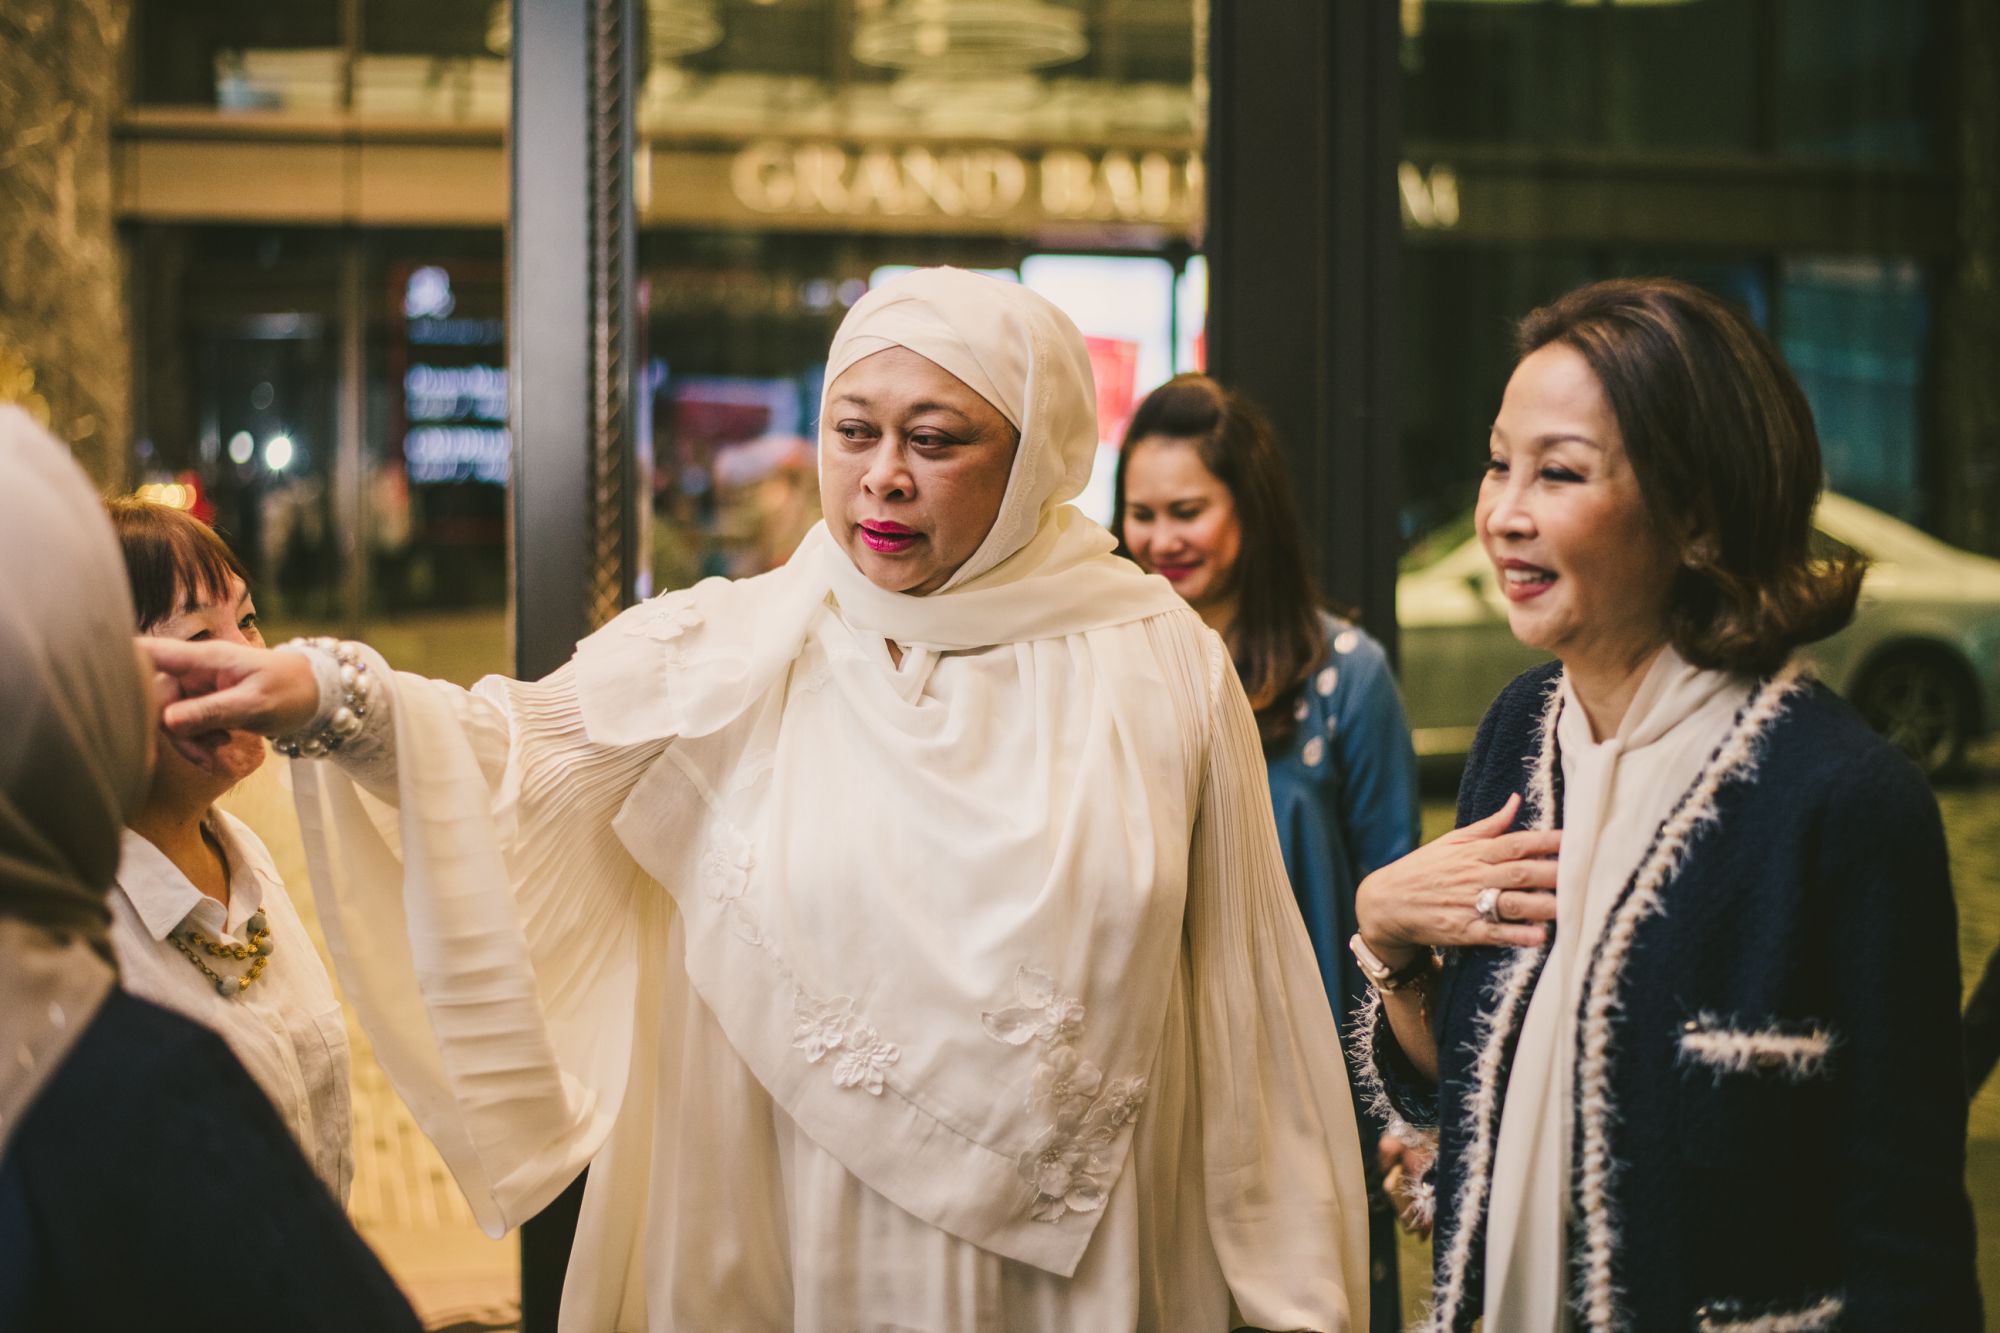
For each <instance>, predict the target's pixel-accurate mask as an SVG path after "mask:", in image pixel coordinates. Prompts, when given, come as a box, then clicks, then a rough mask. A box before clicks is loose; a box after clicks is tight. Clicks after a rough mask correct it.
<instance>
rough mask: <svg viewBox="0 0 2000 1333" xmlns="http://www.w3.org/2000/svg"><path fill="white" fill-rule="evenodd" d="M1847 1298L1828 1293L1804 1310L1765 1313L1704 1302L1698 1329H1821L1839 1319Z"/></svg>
mask: <svg viewBox="0 0 2000 1333" xmlns="http://www.w3.org/2000/svg"><path fill="white" fill-rule="evenodd" d="M1846 1308H1847V1305H1846V1302H1844V1301H1842V1300H1841V1299H1840V1297H1838V1296H1827V1297H1823V1298H1822V1299H1820V1300H1818V1301H1815V1302H1813V1304H1811V1305H1808V1306H1806V1307H1805V1308H1804V1309H1801V1310H1772V1311H1768V1312H1766V1313H1763V1314H1743V1313H1739V1309H1740V1307H1736V1306H1734V1305H1723V1304H1717V1305H1704V1306H1702V1307H1701V1309H1699V1310H1697V1311H1695V1325H1694V1326H1695V1328H1696V1329H1697V1330H1698V1333H1819V1330H1820V1329H1827V1328H1832V1327H1833V1326H1834V1323H1835V1322H1836V1321H1837V1320H1839V1318H1840V1316H1841V1312H1842V1311H1844V1310H1845V1309H1846Z"/></svg>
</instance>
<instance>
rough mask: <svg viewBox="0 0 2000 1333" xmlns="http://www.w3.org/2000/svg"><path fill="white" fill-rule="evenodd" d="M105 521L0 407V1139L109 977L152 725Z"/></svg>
mask: <svg viewBox="0 0 2000 1333" xmlns="http://www.w3.org/2000/svg"><path fill="white" fill-rule="evenodd" d="M132 634H133V622H132V600H131V593H130V592H129V591H128V589H127V585H126V580H125V570H124V565H123V562H122V560H121V559H120V557H119V554H118V545H117V541H116V539H115V538H114V537H113V536H112V533H111V525H110V522H109V520H107V519H106V518H105V516H104V510H103V507H102V506H101V505H99V503H98V501H97V497H96V496H95V495H93V494H92V493H91V490H90V487H89V485H88V484H87V483H86V482H85V481H84V478H83V474H82V473H81V472H79V471H78V470H77V466H76V464H75V463H74V462H72V461H71V460H70V457H69V453H68V451H67V450H65V449H64V448H63V447H62V446H61V445H59V444H57V443H56V442H55V441H54V440H52V439H50V438H49V436H48V434H47V432H45V431H43V430H42V429H41V428H40V427H39V426H37V425H35V423H34V422H33V421H32V420H30V419H29V417H28V416H27V414H26V413H24V412H22V411H21V410H20V409H19V408H14V407H0V681H4V682H5V691H4V697H5V699H6V707H5V708H0V1052H5V1053H6V1054H7V1058H6V1059H4V1060H0V1150H4V1146H5V1143H6V1141H7V1139H8V1138H10V1137H11V1136H12V1133H13V1130H14V1126H15V1123H16V1121H17V1120H18V1119H19V1116H20V1114H21V1112H22V1111H23V1110H24V1109H25V1108H26V1106H27V1104H28V1102H29V1101H30V1100H31V1099H32V1098H33V1096H34V1094H35V1093H36V1092H37V1091H39V1090H40V1088H41V1085H42V1084H43V1083H44V1082H45V1081H46V1080H47V1078H48V1077H49V1075H51V1074H52V1073H54V1071H55V1068H56V1066H57V1065H58V1064H59V1063H60V1062H61V1060H62V1057H63V1056H64V1055H65V1054H66V1053H67V1052H68V1050H69V1047H70V1045H71V1044H72V1043H73V1042H74V1041H75V1040H76V1038H77V1037H78V1036H79V1035H80V1034H81V1032H82V1030H83V1028H84V1027H85V1026H86V1025H87V1024H88V1022H89V1020H90V1017H91V1015H93V1014H94V1013H95V1012H96V1010H97V1006H98V1005H99V1004H101V1003H102V1002H103V999H104V995H105V994H106V993H107V992H108V991H109V989H110V987H111V986H112V984H113V983H114V981H115V979H116V978H115V974H114V973H113V971H112V967H111V963H110V957H111V946H110V940H109V938H108V934H107V931H108V927H109V923H110V913H109V911H108V910H107V908H106V906H105V893H106V891H107V890H108V889H109V888H110V886H111V881H112V877H113V876H114V875H115V874H116V873H117V870H118V832H119V829H120V827H122V826H123V824H124V822H125V817H126V815H127V814H128V813H130V812H131V811H133V810H135V809H137V808H138V805H139V802H140V800H141V799H142V798H143V797H144V795H145V791H146V780H147V747H148V743H149V734H150V732H151V731H152V727H153V718H152V710H151V708H150V707H149V705H148V702H147V699H146V688H147V687H146V683H145V680H144V677H143V674H142V672H141V669H140V666H139V660H138V657H137V654H136V653H135V651H134V649H133V645H132Z"/></svg>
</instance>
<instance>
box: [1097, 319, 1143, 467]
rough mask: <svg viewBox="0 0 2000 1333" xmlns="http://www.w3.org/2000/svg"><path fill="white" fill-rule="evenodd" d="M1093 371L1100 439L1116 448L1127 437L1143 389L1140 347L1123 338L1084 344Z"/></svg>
mask: <svg viewBox="0 0 2000 1333" xmlns="http://www.w3.org/2000/svg"><path fill="white" fill-rule="evenodd" d="M1083 343H1084V346H1085V347H1086V348H1088V349H1089V351H1090V371H1091V374H1093V375H1094V376H1096V378H1097V438H1098V439H1099V440H1100V441H1102V442H1104V443H1107V444H1115V443H1116V442H1118V441H1119V440H1121V439H1123V438H1124V437H1125V423H1126V422H1127V421H1130V420H1131V419H1132V407H1133V400H1134V399H1135V398H1136V397H1137V396H1138V389H1139V383H1138V381H1139V344H1138V343H1135V342H1127V341H1126V340H1124V339H1123V338H1090V337H1086V338H1085V339H1084V340H1083Z"/></svg>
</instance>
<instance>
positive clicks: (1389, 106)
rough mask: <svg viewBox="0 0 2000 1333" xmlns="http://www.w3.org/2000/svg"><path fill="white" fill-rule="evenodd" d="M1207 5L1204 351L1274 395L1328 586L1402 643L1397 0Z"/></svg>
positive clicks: (1246, 384) (1239, 381)
mask: <svg viewBox="0 0 2000 1333" xmlns="http://www.w3.org/2000/svg"><path fill="white" fill-rule="evenodd" d="M1208 9H1209V27H1208V34H1207V36H1208V62H1207V69H1208V77H1209V89H1210V103H1209V130H1208V145H1207V149H1208V151H1207V168H1208V234H1207V241H1206V245H1205V246H1204V248H1205V250H1206V251H1207V254H1208V260H1209V313H1208V355H1209V367H1210V370H1211V373H1213V374H1214V375H1215V376H1216V378H1218V379H1220V380H1221V381H1222V382H1223V383H1225V384H1227V385H1229V386H1230V387H1231V388H1234V389H1238V390H1240V391H1242V392H1244V393H1246V394H1248V395H1249V396H1250V397H1252V398H1254V399H1255V400H1257V401H1258V402H1259V403H1261V404H1262V405H1263V406H1264V407H1265V409H1266V410H1267V411H1269V413H1270V415H1271V419H1272V421H1273V422H1274V423H1276V425H1277V428H1278V432H1279V434H1280V436H1281V437H1282V443H1283V444H1284V447H1285V450H1286V454H1287V457H1288V458H1289V460H1290V462H1291V466H1292V475H1293V477H1294V479H1295V480H1296V482H1297V484H1298V490H1297V492H1296V493H1297V495H1298V498H1299V505H1300V511H1301V512H1300V517H1301V519H1303V521H1304V523H1305V525H1306V531H1307V535H1308V537H1309V538H1310V540H1311V542H1312V545H1313V548H1314V551H1315V553H1316V558H1315V569H1314V572H1315V574H1316V575H1317V576H1318V579H1319V583H1320V587H1321V588H1322V590H1323V591H1325V592H1326V593H1327V594H1328V595H1329V596H1331V597H1332V598H1333V599H1334V600H1335V601H1336V602H1339V603H1343V604H1346V605H1349V606H1355V607H1359V608H1360V610H1361V613H1362V619H1363V620H1364V621H1365V622H1366V624H1367V626H1368V628H1369V629H1370V630H1371V631H1373V632H1374V633H1375V634H1376V635H1377V636H1378V637H1379V638H1380V639H1381V640H1382V641H1383V643H1384V645H1385V646H1386V647H1388V649H1389V651H1390V653H1391V654H1392V655H1393V654H1394V653H1395V633H1396V623H1395V621H1396V558H1397V555H1398V552H1399V550H1400V545H1401V543H1400V538H1399V536H1398V533H1397V529H1396V511H1397V508H1398V506H1399V505H1400V503H1401V497H1400V492H1401V484H1400V483H1401V476H1400V469H1399V465H1398V461H1397V456H1396V449H1397V440H1396V412H1395V397H1396V384H1395V377H1394V369H1395V349H1396V337H1395V334H1396V301H1397V283H1396V270H1397V266H1398V265H1397V260H1398V256H1399V253H1400V250H1401V244H1402V240H1401V222H1402V220H1401V213H1400V206H1399V202H1398V198H1397V193H1396V164H1397V159H1398V156H1399V148H1400V138H1401V132H1400V125H1399V115H1398V107H1399V98H1398V94H1399V81H1400V72H1399V64H1398V48H1399V43H1400V41H1401V31H1400V17H1399V12H1398V7H1397V0H1340V3H1337V4H1335V3H1328V0H1213V3H1211V4H1210V5H1209V6H1208Z"/></svg>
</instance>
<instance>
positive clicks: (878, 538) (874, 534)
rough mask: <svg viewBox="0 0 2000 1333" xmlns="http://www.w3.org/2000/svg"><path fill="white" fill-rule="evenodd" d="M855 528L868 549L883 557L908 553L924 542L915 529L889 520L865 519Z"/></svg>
mask: <svg viewBox="0 0 2000 1333" xmlns="http://www.w3.org/2000/svg"><path fill="white" fill-rule="evenodd" d="M855 527H857V528H859V529H860V530H861V540H862V541H863V542H865V543H867V545H868V549H869V550H871V551H879V552H881V553H882V554H883V555H895V554H897V553H898V552H901V551H907V550H909V549H910V548H911V547H912V546H915V545H916V544H917V543H918V542H919V541H920V540H922V537H921V534H919V533H918V532H917V530H916V529H915V528H911V527H906V526H905V525H903V524H901V523H892V522H890V521H889V520H887V519H878V518H865V519H861V520H859V521H858V522H857V523H856V524H855Z"/></svg>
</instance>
